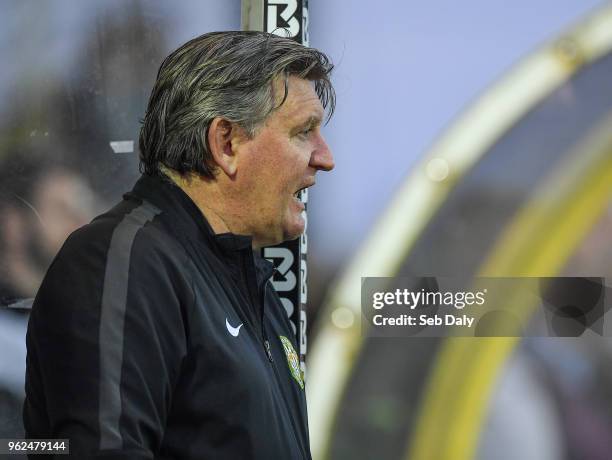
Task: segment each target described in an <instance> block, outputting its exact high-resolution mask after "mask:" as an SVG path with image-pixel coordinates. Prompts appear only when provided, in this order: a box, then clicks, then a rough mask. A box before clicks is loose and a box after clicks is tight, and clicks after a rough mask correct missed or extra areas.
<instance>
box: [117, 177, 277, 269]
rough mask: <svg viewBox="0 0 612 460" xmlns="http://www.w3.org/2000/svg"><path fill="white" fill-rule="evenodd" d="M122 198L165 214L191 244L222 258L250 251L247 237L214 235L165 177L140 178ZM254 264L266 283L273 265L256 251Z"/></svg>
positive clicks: (224, 234) (205, 222)
mask: <svg viewBox="0 0 612 460" xmlns="http://www.w3.org/2000/svg"><path fill="white" fill-rule="evenodd" d="M126 196H127V197H129V196H135V197H137V198H139V199H141V200H146V201H149V202H151V203H152V204H154V205H155V206H157V207H158V208H159V209H161V210H162V212H163V213H164V214H167V215H168V216H169V218H170V219H171V221H172V222H173V224H175V225H176V226H177V227H178V228H179V229H180V231H181V232H183V233H184V234H185V236H187V237H189V238H190V239H192V240H194V241H202V240H204V243H205V244H208V245H210V246H212V248H214V249H216V250H217V251H220V252H221V253H223V254H224V255H225V256H226V257H230V258H233V257H234V256H235V253H236V252H238V251H245V250H247V249H248V250H249V251H250V250H251V245H252V238H251V237H250V236H247V235H236V234H234V233H219V234H215V232H214V231H213V229H212V227H211V226H210V224H209V223H208V221H207V220H206V217H205V216H204V214H203V213H202V212H201V211H200V209H199V208H198V207H197V205H196V204H195V203H194V202H193V200H192V199H191V198H189V196H188V195H187V194H186V193H185V192H184V191H183V190H182V189H181V188H180V187H179V186H178V185H176V184H175V183H174V182H173V181H172V180H171V179H169V178H167V177H166V176H161V175H157V176H151V175H144V174H143V175H142V176H141V177H140V179H138V181H137V182H136V184H135V185H134V188H133V189H132V191H131V192H129V193H127V194H126ZM254 261H255V266H256V267H257V271H258V275H260V276H261V277H262V278H263V279H264V280H266V279H268V278H269V277H270V276H271V275H272V273H273V271H274V268H273V264H272V263H271V262H269V261H267V260H266V259H263V258H262V257H261V256H259V254H258V251H255V254H254Z"/></svg>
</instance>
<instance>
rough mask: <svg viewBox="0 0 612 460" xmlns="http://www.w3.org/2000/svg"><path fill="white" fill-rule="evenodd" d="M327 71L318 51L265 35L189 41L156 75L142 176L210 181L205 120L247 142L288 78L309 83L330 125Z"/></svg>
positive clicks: (143, 136) (143, 133) (143, 135)
mask: <svg viewBox="0 0 612 460" xmlns="http://www.w3.org/2000/svg"><path fill="white" fill-rule="evenodd" d="M332 69H333V64H332V63H331V62H330V60H329V58H328V57H327V56H326V55H325V54H323V53H322V52H320V51H318V50H316V49H314V48H309V47H306V46H303V45H300V44H299V43H297V42H295V41H293V40H290V39H288V38H282V37H279V36H276V35H273V34H269V33H264V32H255V31H245V32H241V31H232V32H212V33H208V34H204V35H201V36H199V37H197V38H194V39H193V40H191V41H189V42H187V43H185V44H184V45H183V46H181V47H180V48H178V49H177V50H176V51H174V52H173V53H172V54H170V55H169V56H168V57H167V58H166V59H165V60H164V61H163V63H162V65H161V66H160V68H159V72H158V74H157V81H156V82H155V86H154V87H153V91H152V92H151V97H150V99H149V104H148V107H147V111H146V114H145V116H144V119H143V121H142V127H141V130H140V140H139V145H140V169H141V172H144V173H145V174H149V175H155V174H160V173H161V167H162V166H166V167H168V168H171V169H173V170H175V171H177V172H178V173H179V174H180V175H186V174H189V173H196V174H198V175H199V176H201V177H203V178H209V179H212V178H214V175H215V170H216V168H215V164H214V161H213V158H212V155H211V153H210V149H209V146H208V142H207V133H208V128H209V126H210V123H211V122H212V120H213V119H214V118H216V117H222V118H224V119H226V120H228V121H230V122H233V123H237V124H238V125H239V126H241V127H242V128H243V129H244V130H245V131H246V132H247V134H248V135H249V136H251V137H252V136H254V135H255V134H256V132H257V129H258V128H259V127H260V126H261V125H262V124H263V122H265V120H266V118H267V117H268V116H269V115H270V114H271V113H272V112H273V111H274V110H276V109H278V108H279V107H280V106H281V105H282V104H283V103H284V102H285V100H286V98H287V93H288V86H287V82H288V77H289V76H290V75H295V76H298V77H301V78H304V79H307V80H311V81H313V82H314V88H315V91H316V93H317V96H318V97H319V100H320V101H321V104H322V105H323V108H324V109H327V121H329V119H330V118H331V116H332V115H333V112H334V108H335V105H336V98H335V92H334V89H333V86H332V84H331V81H330V74H331V71H332ZM278 77H281V78H283V79H284V96H283V97H282V99H281V101H280V103H277V102H276V101H277V100H278V96H277V95H275V94H274V81H275V80H276V79H277V78H278Z"/></svg>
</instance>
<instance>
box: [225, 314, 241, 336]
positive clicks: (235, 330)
mask: <svg viewBox="0 0 612 460" xmlns="http://www.w3.org/2000/svg"><path fill="white" fill-rule="evenodd" d="M242 324H244V323H241V324H240V326H238V327H234V326H232V325H231V324H230V323H229V321H228V320H227V318H225V327H227V331H228V332H229V333H230V334H231V335H233V336H234V337H238V334H240V328H241V327H242Z"/></svg>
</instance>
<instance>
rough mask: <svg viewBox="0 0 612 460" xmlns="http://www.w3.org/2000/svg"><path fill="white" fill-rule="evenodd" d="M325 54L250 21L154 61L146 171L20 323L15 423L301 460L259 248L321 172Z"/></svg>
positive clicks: (302, 414) (285, 227)
mask: <svg viewBox="0 0 612 460" xmlns="http://www.w3.org/2000/svg"><path fill="white" fill-rule="evenodd" d="M331 69H332V65H331V64H330V62H329V61H328V59H327V57H326V56H325V55H323V54H322V53H320V52H318V51H316V50H314V49H311V48H306V47H303V46H302V45H299V44H297V43H295V42H292V41H290V40H288V39H284V38H280V37H276V36H273V35H270V34H265V33H260V32H219V33H211V34H205V35H202V36H201V37H198V38H196V39H194V40H192V41H190V42H188V43H186V44H185V45H183V46H182V47H181V48H179V49H178V50H176V51H175V52H173V53H172V54H171V55H170V56H168V58H166V60H165V61H164V62H163V63H162V66H161V68H160V70H159V73H158V77H157V81H156V83H155V87H154V89H153V92H152V94H151V98H150V101H149V106H148V109H147V113H146V115H145V118H144V121H143V126H142V130H141V136H140V150H141V165H142V166H143V169H144V174H143V176H142V177H141V179H140V180H139V181H138V182H137V184H136V185H135V187H134V189H133V190H132V192H130V193H128V194H126V195H125V196H124V200H123V201H122V202H121V203H119V204H118V205H117V206H116V207H114V208H113V209H111V210H110V211H109V212H107V213H106V214H103V215H102V216H100V217H98V218H96V219H94V221H93V222H92V223H91V224H89V225H87V226H85V227H83V228H81V229H80V230H78V231H76V232H75V233H73V234H72V235H71V236H70V237H69V238H68V240H67V241H66V243H65V245H64V246H63V248H62V250H61V251H60V253H59V255H58V256H57V258H56V259H55V260H54V262H53V264H52V265H51V268H50V269H49V272H48V273H47V275H46V277H45V280H44V281H43V284H42V286H41V289H40V291H39V293H38V295H37V297H36V301H35V304H34V308H33V312H32V316H31V319H30V323H29V329H28V341H27V345H28V363H27V375H26V393H27V398H26V403H25V406H24V421H25V427H26V435H27V436H28V437H37V438H47V437H50V438H69V439H70V449H71V454H73V455H74V456H75V457H76V458H80V459H81V458H82V459H86V458H104V459H151V458H159V459H162V458H172V459H215V460H218V459H243V458H244V459H246V458H257V459H259V458H261V459H281V458H282V459H304V458H310V450H309V446H308V427H307V417H306V402H305V397H304V382H303V379H302V376H301V374H300V373H299V371H296V368H295V366H292V365H291V364H292V360H294V359H295V348H296V344H295V339H294V337H293V334H292V330H291V327H290V324H289V321H288V319H287V317H286V315H285V313H284V309H283V307H282V304H281V303H280V301H279V298H278V296H277V294H276V293H275V292H274V290H273V288H272V287H271V285H270V283H269V282H268V279H269V277H270V275H271V274H272V271H273V269H272V268H271V264H269V263H268V262H267V261H264V260H263V259H261V258H260V257H259V256H257V255H256V254H255V253H254V252H253V251H254V250H257V249H258V248H260V247H261V246H264V245H270V244H276V243H279V242H281V241H283V240H287V239H291V238H297V237H298V236H299V235H300V233H301V232H302V231H303V230H304V221H303V219H302V216H301V213H302V211H303V206H302V204H301V203H300V202H299V201H298V200H297V198H296V194H297V192H298V191H300V190H302V189H304V188H306V187H309V186H312V185H313V184H314V182H315V174H316V173H317V171H319V170H323V171H329V170H331V169H332V168H333V166H334V163H333V158H332V155H331V152H330V150H329V148H328V147H327V145H326V144H325V141H324V140H323V137H322V136H321V132H320V125H321V122H322V120H323V118H324V111H325V109H326V108H329V115H331V113H332V112H333V107H334V92H333V88H332V86H331V83H330V80H329V74H330V72H331Z"/></svg>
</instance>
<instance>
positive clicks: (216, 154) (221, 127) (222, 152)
mask: <svg viewBox="0 0 612 460" xmlns="http://www.w3.org/2000/svg"><path fill="white" fill-rule="evenodd" d="M243 131H244V130H243V129H241V128H240V127H239V126H238V125H237V124H236V123H232V122H230V121H228V120H226V119H225V118H221V117H217V118H214V119H213V121H211V122H210V126H209V128H208V146H209V148H210V153H211V154H212V157H213V159H214V161H215V163H216V164H217V166H218V167H219V168H220V169H221V170H222V171H223V172H224V173H225V174H226V175H227V176H229V177H233V176H234V175H235V174H236V169H237V167H238V155H237V152H236V149H237V146H238V145H239V144H240V142H239V140H240V139H241V138H242V137H244V133H243ZM237 141H238V142H237Z"/></svg>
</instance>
